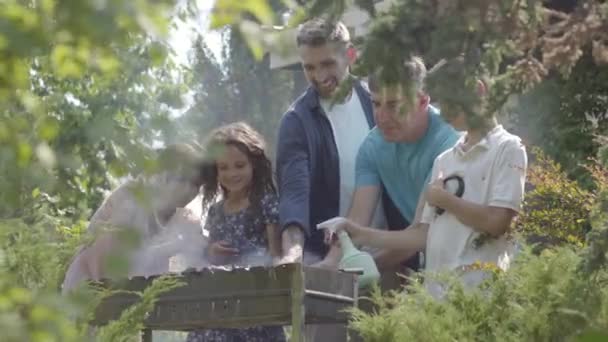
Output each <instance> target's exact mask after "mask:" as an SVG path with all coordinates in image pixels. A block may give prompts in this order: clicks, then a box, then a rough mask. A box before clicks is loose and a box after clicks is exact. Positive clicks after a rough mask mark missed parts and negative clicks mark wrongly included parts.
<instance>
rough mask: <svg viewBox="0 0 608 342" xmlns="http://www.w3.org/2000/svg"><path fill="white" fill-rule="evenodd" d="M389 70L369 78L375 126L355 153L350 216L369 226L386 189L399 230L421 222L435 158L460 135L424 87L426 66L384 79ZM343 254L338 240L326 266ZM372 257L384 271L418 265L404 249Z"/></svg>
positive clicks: (410, 64)
mask: <svg viewBox="0 0 608 342" xmlns="http://www.w3.org/2000/svg"><path fill="white" fill-rule="evenodd" d="M387 71H389V70H386V71H383V70H381V69H380V70H377V71H376V72H375V73H373V74H371V75H370V76H369V88H370V91H371V97H372V105H373V109H374V118H375V121H376V125H377V126H376V127H375V128H374V129H373V130H372V131H371V132H370V133H369V134H368V136H367V137H366V138H365V140H364V141H363V143H362V145H361V147H360V149H359V152H358V155H357V161H356V175H355V192H354V194H353V197H352V204H351V207H350V210H349V213H348V218H349V219H351V220H352V221H354V222H356V223H358V224H360V225H363V226H369V225H370V222H371V220H372V217H373V213H374V209H375V208H376V206H377V204H378V201H379V200H380V196H381V192H382V191H383V190H384V191H386V192H387V194H388V195H389V197H390V198H391V200H392V202H393V203H394V204H395V206H396V207H397V209H398V212H399V213H401V216H402V218H401V222H402V224H401V225H400V226H397V227H395V226H392V227H389V229H392V230H397V229H403V228H406V227H409V226H410V224H411V223H415V222H416V221H417V220H418V216H419V215H420V213H419V212H420V211H421V208H422V205H421V204H420V203H421V201H420V198H421V194H422V193H423V190H424V189H425V186H426V184H428V182H429V177H430V174H431V168H432V167H433V161H434V160H435V158H436V157H437V156H438V155H439V154H441V153H442V152H443V151H445V150H447V149H449V148H451V147H452V146H453V145H454V144H455V143H456V141H457V140H458V137H459V134H458V133H457V132H456V131H455V130H454V129H453V128H452V127H451V126H450V125H449V124H448V123H447V122H445V121H444V120H443V119H442V118H441V116H440V115H439V111H438V110H437V109H436V108H434V107H432V106H431V105H430V104H429V101H430V98H429V96H428V94H426V92H425V91H424V78H425V76H426V68H425V66H424V63H423V61H422V60H421V59H420V58H417V57H414V58H411V59H410V60H408V61H407V62H405V63H404V64H403V69H402V70H391V71H390V72H391V73H394V75H397V77H396V78H395V80H394V82H387V81H383V80H384V79H385V78H384V77H381V75H382V72H387ZM383 185H384V187H383ZM422 202H423V201H422ZM388 221H389V222H391V221H393V222H394V221H395V220H390V219H389V220H388ZM340 256H341V251H340V249H339V246H338V245H337V244H334V245H332V248H331V250H330V252H329V253H328V256H327V257H326V258H325V260H323V262H322V265H323V266H328V267H335V266H336V265H337V263H338V261H339V258H340ZM374 257H375V259H376V263H377V264H378V267H379V268H380V269H385V270H387V269H392V268H394V267H396V266H398V265H399V264H401V263H402V262H404V261H407V266H408V267H411V268H414V269H417V268H418V257H417V256H416V255H411V254H404V251H402V250H382V251H378V252H377V253H376V254H375V256H374Z"/></svg>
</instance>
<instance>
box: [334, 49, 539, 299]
mask: <svg viewBox="0 0 608 342" xmlns="http://www.w3.org/2000/svg"><path fill="white" fill-rule="evenodd" d="M460 63H462V62H461V61H457V62H450V63H449V65H448V66H446V69H445V70H446V71H443V70H442V72H441V73H439V72H438V73H437V75H435V77H437V78H439V77H441V78H442V79H443V80H445V79H446V77H451V79H454V75H451V74H450V73H449V70H462V68H461V67H459V64H460ZM461 79H462V82H463V85H464V86H463V88H462V89H459V91H455V92H453V93H451V94H453V96H450V95H447V96H440V104H441V107H442V109H443V110H442V113H450V114H451V115H450V116H448V117H446V118H445V119H446V121H448V122H449V123H450V124H451V125H452V126H454V128H455V129H457V130H459V131H466V134H465V135H464V136H463V137H462V138H461V139H460V140H459V141H458V142H457V143H456V145H455V146H454V147H453V148H451V149H448V150H446V151H445V152H443V153H442V154H441V155H439V156H438V157H437V158H436V159H435V163H434V165H433V171H432V176H431V182H430V184H429V185H428V186H427V190H426V204H425V205H424V209H423V210H422V212H418V213H417V215H416V222H417V223H416V224H415V225H414V227H412V228H414V229H407V230H403V231H391V232H385V231H378V230H372V229H369V228H364V227H361V226H358V225H356V224H354V223H353V222H350V221H347V220H345V221H342V223H341V224H340V227H339V228H341V229H344V230H346V231H347V232H348V233H349V234H350V235H351V237H352V239H353V240H354V241H355V243H359V244H364V245H369V246H373V247H378V248H391V249H408V250H411V251H424V252H425V257H426V270H427V272H442V271H455V272H457V274H458V275H459V276H460V279H461V280H462V282H463V283H464V285H465V287H467V288H471V287H474V286H477V285H478V284H479V283H480V282H481V281H482V280H483V275H484V274H485V273H484V272H483V271H482V270H479V267H478V266H479V265H480V264H490V265H494V266H496V267H498V268H500V269H503V270H506V269H507V268H508V267H509V263H510V260H511V258H512V251H513V245H512V242H511V241H510V240H509V239H508V231H509V228H510V226H511V224H512V222H513V220H514V218H515V217H516V216H517V214H518V212H519V210H520V208H521V203H522V200H523V194H524V183H525V177H526V169H527V155H526V150H525V148H524V146H523V145H522V143H521V140H520V138H519V137H517V136H515V135H513V134H510V133H509V132H507V131H506V130H505V129H504V128H502V126H500V125H498V123H497V121H496V119H495V117H494V116H489V117H488V116H485V117H484V116H483V115H481V113H482V112H483V110H484V109H485V108H486V94H487V85H488V84H489V83H488V82H487V81H485V80H482V79H483V78H481V77H480V78H478V79H474V81H473V82H472V81H468V82H466V81H465V78H464V77H462V78H461ZM429 83H430V85H432V84H433V83H432V81H431V80H430V82H429ZM439 83H441V82H440V81H437V84H439ZM443 84H445V83H443ZM452 84H453V83H452ZM432 90H433V88H432V86H431V91H432ZM439 90H440V88H439ZM438 92H440V91H438ZM440 93H441V94H445V93H446V92H445V91H444V92H440ZM463 98H464V99H466V101H463ZM446 179H451V180H449V181H448V183H447V185H446V184H444V181H446ZM450 182H452V183H450ZM459 183H460V184H459ZM452 185H454V187H452ZM459 185H463V189H462V190H463V191H464V192H463V193H462V195H461V196H457V195H456V194H455V192H456V188H457V187H458V186H459ZM448 189H449V190H448ZM426 286H427V288H428V289H429V291H430V292H431V294H433V295H434V296H435V297H441V296H442V294H443V288H442V286H441V285H440V284H438V283H436V282H434V281H427V283H426Z"/></svg>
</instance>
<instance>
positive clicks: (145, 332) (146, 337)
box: [141, 328, 152, 342]
mask: <svg viewBox="0 0 608 342" xmlns="http://www.w3.org/2000/svg"><path fill="white" fill-rule="evenodd" d="M141 342H152V329H147V328H146V329H142V331H141Z"/></svg>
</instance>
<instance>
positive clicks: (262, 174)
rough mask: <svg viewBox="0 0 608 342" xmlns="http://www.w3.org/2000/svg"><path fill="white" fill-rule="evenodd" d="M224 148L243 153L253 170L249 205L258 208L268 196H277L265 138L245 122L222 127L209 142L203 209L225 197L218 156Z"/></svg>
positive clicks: (204, 178)
mask: <svg viewBox="0 0 608 342" xmlns="http://www.w3.org/2000/svg"><path fill="white" fill-rule="evenodd" d="M225 146H234V147H236V148H237V149H239V151H241V152H242V153H244V154H245V155H246V156H247V158H248V159H249V162H250V163H251V166H252V168H253V177H252V186H251V189H250V193H249V202H250V203H251V205H252V206H254V207H255V206H258V205H260V203H261V200H262V198H263V196H264V195H265V194H268V193H272V194H276V188H275V185H274V181H273V173H272V163H271V162H270V159H269V158H268V157H267V156H266V152H265V149H266V143H265V141H264V138H263V137H262V136H261V135H260V134H259V133H258V132H257V131H256V130H255V129H253V128H252V127H251V126H249V125H248V124H246V123H244V122H235V123H231V124H228V125H224V126H221V127H219V128H217V129H215V130H214V131H213V132H211V134H210V136H209V138H208V139H207V142H206V149H205V150H206V151H207V153H208V157H207V158H208V161H209V162H208V163H205V170H204V171H203V210H206V209H208V208H209V206H210V205H211V204H212V203H213V201H214V200H215V199H216V198H217V196H218V195H219V194H222V195H223V196H225V195H226V194H227V189H225V188H224V187H223V186H221V184H220V183H219V181H218V171H217V163H216V162H215V159H216V158H217V154H218V153H219V151H220V150H221V149H223V148H224V147H225Z"/></svg>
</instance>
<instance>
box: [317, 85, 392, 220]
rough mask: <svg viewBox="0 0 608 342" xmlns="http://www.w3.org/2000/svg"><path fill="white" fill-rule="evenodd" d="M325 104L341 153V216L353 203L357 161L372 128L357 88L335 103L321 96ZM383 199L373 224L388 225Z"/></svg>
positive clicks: (322, 104)
mask: <svg viewBox="0 0 608 342" xmlns="http://www.w3.org/2000/svg"><path fill="white" fill-rule="evenodd" d="M321 107H322V108H323V110H324V111H325V114H326V115H327V118H328V119H329V122H330V123H331V127H332V129H333V133H334V139H335V141H336V146H337V148H338V155H339V157H340V212H339V216H346V215H347V214H348V211H349V209H350V205H351V203H352V198H353V193H354V191H355V162H356V159H357V153H358V152H359V147H360V146H361V143H362V142H363V140H365V137H366V136H367V135H368V133H369V131H370V127H369V124H368V122H367V118H366V116H365V112H364V111H363V107H362V106H361V101H360V100H359V96H358V95H357V92H356V91H354V90H353V91H352V92H351V95H350V96H349V98H348V99H347V100H346V101H345V102H344V103H334V104H331V102H330V101H328V100H321ZM385 225H386V224H385V219H384V212H383V210H382V201H379V204H378V207H377V208H376V212H375V214H374V217H373V219H372V226H373V227H376V228H384V227H385Z"/></svg>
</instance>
